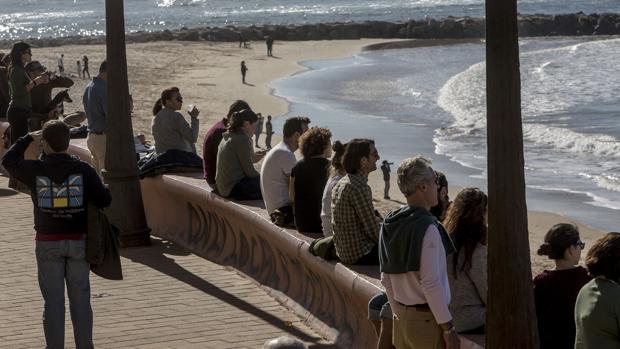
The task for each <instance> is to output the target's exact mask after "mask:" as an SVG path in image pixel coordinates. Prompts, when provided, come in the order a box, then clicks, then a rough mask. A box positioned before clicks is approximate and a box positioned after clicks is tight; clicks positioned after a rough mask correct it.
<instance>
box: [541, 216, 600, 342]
mask: <svg viewBox="0 0 620 349" xmlns="http://www.w3.org/2000/svg"><path fill="white" fill-rule="evenodd" d="M584 247H585V243H583V242H582V241H581V240H580V238H579V230H578V228H577V227H576V226H575V225H573V224H566V223H560V224H556V225H554V226H553V227H551V229H549V231H548V232H547V234H546V235H545V243H544V244H542V245H541V246H540V248H539V249H538V254H539V255H541V256H548V257H549V258H550V259H553V261H554V262H555V269H554V270H545V271H543V272H542V273H540V274H539V275H538V276H536V277H535V278H534V300H535V302H536V315H537V317H538V333H539V338H540V348H541V349H545V348H553V349H563V348H571V349H572V348H573V347H574V344H575V320H574V309H575V301H576V299H577V294H578V293H579V290H580V289H581V287H583V285H585V284H586V283H588V281H590V279H591V277H590V276H589V275H588V272H587V271H586V269H585V268H583V267H581V266H579V265H578V264H579V259H580V258H581V251H582V250H583V248H584Z"/></svg>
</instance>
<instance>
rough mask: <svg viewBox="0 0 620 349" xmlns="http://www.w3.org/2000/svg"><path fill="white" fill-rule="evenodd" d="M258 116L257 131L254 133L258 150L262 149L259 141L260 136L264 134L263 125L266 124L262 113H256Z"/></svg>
mask: <svg viewBox="0 0 620 349" xmlns="http://www.w3.org/2000/svg"><path fill="white" fill-rule="evenodd" d="M256 115H257V116H258V123H257V124H256V131H254V145H255V146H256V148H260V146H259V145H258V139H259V138H260V134H261V133H263V123H264V122H265V118H264V117H263V116H262V115H261V113H256Z"/></svg>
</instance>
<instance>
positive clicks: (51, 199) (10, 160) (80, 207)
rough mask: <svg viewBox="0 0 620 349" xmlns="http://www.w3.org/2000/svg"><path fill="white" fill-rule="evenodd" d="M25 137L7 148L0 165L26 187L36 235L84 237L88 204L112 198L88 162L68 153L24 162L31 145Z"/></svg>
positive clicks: (100, 203)
mask: <svg viewBox="0 0 620 349" xmlns="http://www.w3.org/2000/svg"><path fill="white" fill-rule="evenodd" d="M32 140H33V139H32V137H31V136H30V135H26V136H24V137H22V138H20V139H19V140H17V142H15V144H13V146H12V147H11V148H10V149H9V151H8V152H7V153H6V155H5V156H4V158H3V159H2V166H4V168H5V169H6V170H7V171H8V172H9V173H10V174H11V176H13V177H15V178H17V179H18V180H19V181H20V182H22V183H24V184H25V185H27V186H28V188H30V196H31V198H32V202H33V206H34V229H35V230H36V232H37V233H38V234H86V231H87V214H86V208H87V206H88V203H92V204H93V205H95V206H96V207H99V208H104V207H107V206H109V205H110V202H111V201H112V197H111V195H110V191H109V190H108V188H106V187H105V186H104V185H103V183H102V182H101V179H100V178H99V176H98V175H97V172H96V171H95V169H94V168H92V167H91V166H90V165H89V164H88V163H86V162H84V161H81V160H79V159H78V158H77V157H76V156H72V155H69V154H51V155H44V156H43V157H42V158H41V160H24V152H25V151H26V149H27V148H28V146H29V145H30V143H31V142H32Z"/></svg>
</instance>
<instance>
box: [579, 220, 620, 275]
mask: <svg viewBox="0 0 620 349" xmlns="http://www.w3.org/2000/svg"><path fill="white" fill-rule="evenodd" d="M586 267H587V268H588V271H589V272H590V274H591V275H592V276H594V277H597V276H603V277H605V278H606V279H609V280H613V281H615V282H618V281H620V233H617V232H612V233H608V234H607V235H605V236H603V237H602V238H600V239H598V240H596V242H595V243H594V245H593V246H592V248H591V249H590V251H588V254H587V256H586Z"/></svg>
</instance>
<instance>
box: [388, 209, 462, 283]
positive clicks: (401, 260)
mask: <svg viewBox="0 0 620 349" xmlns="http://www.w3.org/2000/svg"><path fill="white" fill-rule="evenodd" d="M431 224H433V225H435V226H436V227H437V229H438V230H439V234H440V235H441V241H442V242H443V247H444V249H445V250H446V256H447V255H450V254H452V253H454V252H455V250H456V249H455V248H454V244H453V243H452V240H451V239H450V236H449V235H448V232H447V231H446V229H445V228H444V227H443V226H442V225H441V223H439V222H438V221H437V219H436V218H435V216H433V215H432V214H430V213H429V212H428V211H427V210H425V209H424V208H422V207H417V206H403V207H401V208H398V209H395V210H393V211H391V212H390V213H388V215H387V216H386V217H385V220H384V221H383V223H382V224H381V233H380V236H379V261H380V265H381V272H384V273H388V274H402V273H406V272H409V271H419V270H420V257H421V255H422V241H423V239H424V235H425V234H426V230H427V229H428V226H429V225H431Z"/></svg>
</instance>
